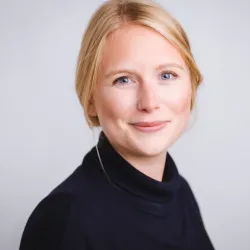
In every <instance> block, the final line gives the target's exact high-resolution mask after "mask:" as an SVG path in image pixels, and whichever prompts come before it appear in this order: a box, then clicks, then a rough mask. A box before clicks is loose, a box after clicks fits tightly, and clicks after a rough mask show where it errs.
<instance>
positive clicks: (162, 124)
mask: <svg viewBox="0 0 250 250" xmlns="http://www.w3.org/2000/svg"><path fill="white" fill-rule="evenodd" d="M167 123H168V122H164V123H161V124H159V125H156V126H152V127H142V126H139V125H133V126H134V128H136V129H137V130H140V131H142V132H156V131H159V130H162V129H163V128H164V127H165V126H166V124H167Z"/></svg>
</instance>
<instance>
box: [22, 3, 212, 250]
mask: <svg viewBox="0 0 250 250" xmlns="http://www.w3.org/2000/svg"><path fill="white" fill-rule="evenodd" d="M201 81H202V76H201V74H200V72H199V69H198V67H197V65H196V63H195V61H194V59H193V56H192V53H191V49H190V45H189V41H188V38H187V36H186V34H185V32H184V31H183V29H182V28H181V26H180V24H179V23H178V22H177V21H176V20H175V19H174V18H173V17H172V16H171V15H169V14H168V13H167V12H166V11H165V10H163V9H162V8H161V7H160V6H159V5H156V4H155V3H153V2H151V1H139V0H128V1H119V0H116V1H107V2H105V3H104V4H103V5H102V6H101V7H100V8H99V9H98V10H97V11H96V12H95V13H94V15H93V16H92V19H91V20H90V23H89V25H88V27H87V29H86V32H85V34H84V37H83V40H82V45H81V49H80V53H79V59H78V65H77V74H76V90H77V94H78V97H79V99H80V102H81V104H82V106H83V109H84V113H85V116H86V120H87V122H88V124H89V126H90V127H91V128H93V127H97V126H101V127H102V132H101V134H100V137H99V142H98V144H97V145H96V146H95V147H93V148H92V149H91V150H90V151H89V152H88V153H87V154H86V156H85V157H84V159H83V162H82V164H81V165H80V166H79V167H78V168H77V169H76V170H75V171H74V172H73V173H72V174H71V176H69V177H68V178H67V179H66V180H65V181H64V182H63V183H61V184H60V185H59V186H58V187H57V188H55V189H54V190H53V191H52V192H51V193H50V194H49V195H48V196H47V197H46V198H45V199H43V200H42V201H41V202H40V203H39V205H38V206H37V207H36V209H35V210H34V211H33V213H32V215H31V216H30V218H29V220H28V222H27V225H26V227H25V230H24V233H23V236H22V240H21V245H20V249H21V250H31V249H32V250H35V249H36V250H37V249H43V250H45V249H46V250H50V249H51V250H52V249H53V250H56V249H60V250H61V249H62V250H78V249H79V250H80V249H81V250H84V249H92V250H105V249H107V250H114V249H124V250H138V249H143V250H147V249H150V250H152V249H156V250H166V249H168V250H170V249H171V250H172V249H183V250H184V249H192V250H194V249H199V250H211V249H214V248H213V246H212V243H211V241H210V239H209V236H208V234H207V232H206V230H205V227H204V224H203V220H202V217H201V214H200V211H199V207H198V204H197V202H196V200H195V197H194V195H193V193H192V191H191V189H190V186H189V185H188V182H187V181H186V180H185V179H184V178H183V177H182V176H181V175H180V174H179V173H178V170H177V167H176V165H175V163H174V161H173V159H172V157H171V156H170V154H169V152H168V148H169V147H170V146H171V145H172V144H173V143H174V142H175V141H176V140H177V139H178V138H179V137H180V135H181V133H182V132H183V131H184V129H185V127H186V125H187V123H188V119H189V117H190V113H191V111H192V109H193V106H194V102H195V95H196V91H197V88H198V86H199V84H200V83H201Z"/></svg>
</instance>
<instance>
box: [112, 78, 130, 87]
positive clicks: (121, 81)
mask: <svg viewBox="0 0 250 250" xmlns="http://www.w3.org/2000/svg"><path fill="white" fill-rule="evenodd" d="M129 80H130V79H129V78H128V77H126V76H122V77H119V78H117V79H116V80H115V81H114V82H113V84H119V85H126V84H127V83H129Z"/></svg>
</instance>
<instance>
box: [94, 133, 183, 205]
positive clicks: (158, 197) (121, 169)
mask: <svg viewBox="0 0 250 250" xmlns="http://www.w3.org/2000/svg"><path fill="white" fill-rule="evenodd" d="M97 146H98V150H99V153H100V157H101V161H102V163H103V166H104V169H105V171H106V173H107V175H108V177H109V179H110V180H111V182H112V183H113V184H114V185H115V186H117V187H118V188H119V189H121V190H123V191H124V192H126V193H129V194H130V195H132V196H134V198H135V197H136V198H135V199H140V200H144V201H145V202H148V203H151V204H152V203H155V204H156V203H157V205H158V206H161V204H162V205H166V204H169V203H170V202H171V201H172V200H173V199H174V197H175V193H176V192H177V190H178V189H179V187H180V175H179V173H178V170H177V167H176V165H175V163H174V161H173V159H172V157H171V156H170V154H169V153H168V152H167V153H166V154H167V155H166V161H165V168H164V173H163V179H162V181H157V180H155V179H153V178H151V177H149V176H147V175H145V174H144V173H142V172H140V171H139V170H138V169H136V168H135V167H133V166H132V165H131V164H130V163H129V162H127V161H126V160H125V159H124V158H123V157H122V156H121V155H120V154H119V153H118V152H117V151H116V150H115V149H114V147H113V146H112V145H111V143H110V142H109V140H108V138H107V136H106V135H105V134H104V132H103V131H101V133H100V136H99V141H98V144H97ZM155 204H154V205H153V207H155Z"/></svg>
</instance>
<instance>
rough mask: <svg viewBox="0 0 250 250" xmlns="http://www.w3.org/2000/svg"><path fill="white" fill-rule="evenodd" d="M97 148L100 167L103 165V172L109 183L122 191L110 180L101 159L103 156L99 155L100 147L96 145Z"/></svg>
mask: <svg viewBox="0 0 250 250" xmlns="http://www.w3.org/2000/svg"><path fill="white" fill-rule="evenodd" d="M95 148H96V152H97V156H98V158H99V162H100V165H101V167H102V169H103V172H104V174H105V176H106V177H107V179H108V181H109V183H110V184H111V185H112V186H114V187H115V188H117V189H118V190H120V191H121V189H120V188H119V187H118V186H117V185H115V184H114V183H113V182H112V181H111V180H110V178H109V176H108V174H107V172H106V170H105V168H104V165H103V163H102V159H101V156H100V153H99V150H98V146H97V145H95Z"/></svg>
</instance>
